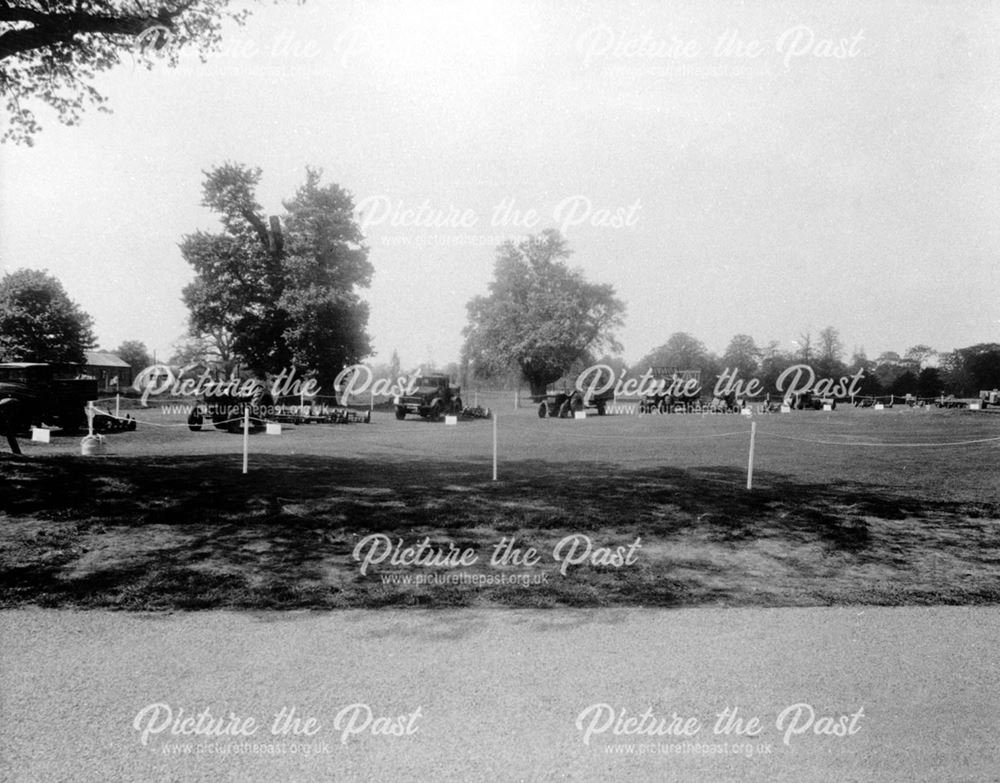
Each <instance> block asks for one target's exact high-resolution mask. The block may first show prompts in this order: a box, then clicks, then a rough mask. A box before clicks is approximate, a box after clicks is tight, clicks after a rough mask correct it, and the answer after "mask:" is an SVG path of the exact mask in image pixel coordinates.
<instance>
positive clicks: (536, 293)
mask: <svg viewBox="0 0 1000 783" xmlns="http://www.w3.org/2000/svg"><path fill="white" fill-rule="evenodd" d="M569 256H570V249H569V248H568V246H567V245H566V241H565V239H563V237H562V236H561V235H560V234H559V232H558V231H555V230H551V229H550V230H547V231H543V232H542V233H541V234H537V235H533V236H529V237H527V238H526V239H525V240H523V241H522V242H520V243H517V244H515V243H514V242H512V241H508V242H505V243H503V244H502V245H500V247H499V248H497V258H496V265H495V267H494V279H493V281H492V282H491V283H490V284H489V294H488V295H487V296H477V297H476V298H474V299H473V300H472V301H471V302H469V304H468V306H467V307H468V312H469V323H468V325H467V326H466V327H465V329H464V330H463V334H464V336H465V345H464V348H463V358H464V360H466V361H468V362H470V363H471V365H472V367H473V371H474V372H475V373H476V375H477V376H478V377H488V376H490V375H492V376H495V377H502V376H504V375H505V374H507V373H508V372H509V371H510V370H511V369H514V368H516V369H517V370H518V371H519V372H520V375H521V377H522V378H523V379H524V381H525V382H527V383H528V385H529V386H530V388H531V393H532V394H533V395H540V394H544V393H545V390H546V388H547V387H548V385H549V384H550V383H553V382H554V381H556V380H558V379H559V378H560V377H562V375H563V374H564V373H565V372H566V371H567V370H568V369H569V368H570V367H571V366H572V365H573V363H574V362H575V361H577V360H579V359H581V358H582V357H584V356H586V355H588V354H589V353H591V352H593V351H600V350H601V349H603V348H607V349H609V350H612V351H620V350H621V346H620V345H619V344H618V342H617V341H616V340H615V338H614V330H615V329H616V328H617V327H620V326H621V325H622V316H623V314H624V312H625V305H624V304H623V303H622V302H621V301H620V300H619V299H618V298H617V297H616V296H615V292H614V288H613V287H612V286H611V285H609V284H606V283H590V282H587V280H586V279H585V277H584V275H583V273H582V272H581V271H579V270H576V269H571V268H569V267H568V266H567V265H566V259H568V258H569Z"/></svg>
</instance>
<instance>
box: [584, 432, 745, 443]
mask: <svg viewBox="0 0 1000 783" xmlns="http://www.w3.org/2000/svg"><path fill="white" fill-rule="evenodd" d="M749 434H750V430H736V431H735V432H713V433H710V434H703V435H621V434H618V435H598V434H595V433H592V432H591V433H582V432H581V433H576V432H570V433H568V435H569V437H571V438H586V439H587V440H591V439H593V438H596V439H598V440H601V439H609V440H616V439H617V440H656V441H662V440H706V439H708V438H729V437H732V436H734V435H749Z"/></svg>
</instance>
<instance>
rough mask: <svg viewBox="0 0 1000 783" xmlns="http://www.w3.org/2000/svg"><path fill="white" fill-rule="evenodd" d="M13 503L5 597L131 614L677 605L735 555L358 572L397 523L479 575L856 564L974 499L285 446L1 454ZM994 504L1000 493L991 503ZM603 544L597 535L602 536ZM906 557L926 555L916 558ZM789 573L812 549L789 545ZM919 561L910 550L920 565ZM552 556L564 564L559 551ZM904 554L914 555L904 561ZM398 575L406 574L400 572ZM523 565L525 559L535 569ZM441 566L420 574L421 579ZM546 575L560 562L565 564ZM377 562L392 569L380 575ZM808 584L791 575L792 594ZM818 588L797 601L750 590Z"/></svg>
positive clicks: (698, 593)
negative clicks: (631, 547) (761, 561)
mask: <svg viewBox="0 0 1000 783" xmlns="http://www.w3.org/2000/svg"><path fill="white" fill-rule="evenodd" d="M0 472H2V475H3V476H4V481H3V489H2V491H3V493H4V495H3V497H2V501H3V506H2V508H3V509H4V510H5V512H6V516H5V517H0V519H2V520H3V525H4V528H5V529H4V530H3V531H2V537H0V591H2V593H0V595H2V603H3V605H6V606H16V605H22V604H40V605H45V606H64V605H65V606H85V607H86V606H94V607H97V606H100V607H117V608H123V609H168V608H178V609H200V608H215V607H231V608H246V609H269V608H280V609H288V608H340V607H372V606H418V607H421V606H422V607H429V608H437V607H447V606H466V605H503V606H511V605H513V606H531V607H552V606H568V607H588V606H597V605H646V606H680V605H694V604H702V603H711V602H727V601H728V602H736V603H740V602H743V601H745V600H746V596H743V595H741V594H740V591H741V589H742V588H741V587H740V585H739V584H737V582H732V583H727V581H726V580H727V573H726V566H725V565H723V564H721V563H717V562H715V561H713V560H711V559H704V558H703V559H702V560H701V561H697V558H695V560H694V561H692V563H688V564H687V565H688V566H689V567H687V568H686V569H684V570H685V573H683V574H682V573H679V570H678V567H679V566H683V565H685V563H684V562H683V561H682V559H677V558H675V559H674V560H672V561H671V560H669V559H667V560H664V559H661V560H655V559H652V560H642V559H640V561H639V562H638V563H637V564H636V565H635V566H634V567H629V568H614V567H611V566H601V565H599V564H598V565H595V564H587V565H585V566H573V567H571V568H570V569H569V571H568V573H567V575H566V576H565V577H564V576H563V575H560V574H558V570H557V569H556V570H554V571H552V573H551V574H550V575H551V576H552V577H553V578H551V579H549V580H548V581H547V582H546V583H545V584H538V585H532V586H531V587H530V588H528V587H524V586H517V585H515V586H512V585H495V586H487V587H483V586H479V587H471V586H469V585H461V584H449V585H434V586H428V585H417V584H406V585H393V584H385V583H383V581H382V579H381V577H380V575H379V574H375V573H371V572H370V573H369V574H368V575H366V576H363V575H361V574H360V573H359V568H358V564H357V563H356V562H355V561H354V559H353V558H352V552H353V551H354V548H355V546H356V545H357V543H358V542H359V541H360V540H361V538H362V537H364V536H366V535H369V534H371V533H383V534H385V535H387V536H389V537H391V538H392V539H393V540H395V539H397V538H399V539H403V540H404V545H407V546H409V545H413V544H416V543H417V542H418V541H419V540H422V539H423V538H425V537H427V538H428V539H430V542H431V544H432V545H437V546H441V547H445V548H447V547H448V545H449V544H453V545H454V546H455V547H457V548H460V549H461V548H471V549H474V550H476V551H477V552H479V553H481V554H480V557H479V563H480V565H479V568H480V571H481V572H482V571H484V570H485V571H488V570H489V568H488V567H486V566H484V562H485V561H487V560H488V559H489V555H490V553H491V552H492V548H493V546H494V545H495V544H496V543H497V542H499V541H500V539H501V538H502V537H504V536H507V537H510V536H516V538H517V540H518V545H519V546H521V545H523V546H536V547H537V548H538V549H539V551H545V550H546V548H547V549H548V551H549V552H551V551H552V545H553V543H554V542H556V541H558V540H559V539H561V538H562V537H563V536H566V535H570V534H574V533H582V534H586V535H588V536H591V537H592V538H593V539H594V541H595V542H597V541H600V542H608V545H609V546H610V545H612V544H614V545H620V544H626V545H627V544H628V543H630V542H631V541H632V540H634V539H635V538H636V537H641V538H642V540H643V542H644V546H645V547H647V550H648V549H649V547H650V546H653V547H655V546H659V547H660V548H661V549H667V550H670V549H671V548H672V547H675V548H680V547H681V546H690V542H696V543H697V544H698V546H701V547H704V546H708V547H715V549H714V550H713V551H722V552H726V553H729V552H738V551H739V550H740V549H741V547H745V546H747V545H748V544H750V543H752V542H760V541H762V540H771V541H774V542H775V544H776V545H777V546H780V547H784V548H787V549H789V550H791V549H795V548H796V547H798V548H801V549H803V550H804V549H806V548H809V547H813V548H818V549H819V551H821V552H822V553H824V554H823V555H822V556H823V557H827V556H829V557H835V558H840V559H841V560H842V561H843V562H846V563H849V564H850V563H865V562H867V563H873V562H874V563H876V564H878V563H881V562H882V561H883V560H886V559H889V558H892V557H898V553H896V554H894V553H891V552H885V551H883V547H882V546H881V545H876V542H875V540H874V539H873V534H872V529H871V526H872V524H873V521H874V522H877V521H880V520H884V521H892V520H911V521H912V520H927V522H928V525H929V528H930V530H929V531H928V532H927V533H926V535H925V538H926V541H924V542H923V543H922V546H927V547H930V546H933V545H935V541H936V538H935V535H936V533H935V531H936V530H937V528H938V527H939V526H940V525H941V523H942V520H944V521H945V522H946V523H947V526H949V528H950V529H954V527H955V526H956V525H959V526H960V525H962V524H965V520H966V515H967V513H968V511H969V508H968V506H967V505H962V504H956V503H949V502H943V501H942V502H929V501H927V500H916V499H912V498H907V497H906V496H902V495H899V494H894V493H893V492H891V491H890V490H886V489H884V488H873V487H868V486H865V485H861V484H856V483H846V482H841V483H830V484H823V485H816V484H801V483H795V482H792V481H790V480H788V479H787V478H785V477H783V476H780V475H776V474H768V473H760V474H758V475H756V476H755V488H754V490H753V491H752V492H748V491H747V490H746V488H745V483H746V477H745V474H744V473H743V472H742V471H741V470H737V469H734V468H730V467H709V468H695V469H686V470H685V469H677V468H656V467H650V468H644V469H639V470H633V469H626V468H623V467H621V466H620V465H602V464H594V463H567V464H562V463H551V462H543V461H531V460H527V461H521V462H512V463H506V464H505V465H504V466H503V474H502V478H503V480H502V481H500V482H492V481H490V480H489V477H490V466H489V464H488V463H486V462H483V461H481V460H473V461H468V462H445V463H443V462H439V461H437V462H432V461H429V462H428V463H421V462H415V461H403V460H395V461H393V460H387V461H384V462H380V463H378V464H373V463H371V462H368V461H361V460H345V459H339V458H325V457H314V456H281V457H273V458H271V460H270V462H269V464H268V465H267V466H266V467H262V466H255V467H254V468H253V470H252V472H251V473H250V474H249V475H247V476H244V475H242V474H241V472H240V468H239V465H238V464H236V465H231V464H225V463H223V462H222V461H221V460H220V459H219V458H217V457H164V458H158V459H157V458H154V459H114V460H101V459H96V460H95V459H82V458H76V457H54V458H45V459H16V458H7V459H3V460H0ZM978 511H979V513H981V514H982V515H983V516H990V515H993V516H996V512H997V509H996V507H995V506H991V507H989V508H982V509H979V510H978ZM595 545H596V544H595ZM906 557H907V558H909V557H911V555H906ZM786 560H787V561H788V563H786V565H788V564H790V565H788V568H789V569H790V573H792V575H793V576H797V577H799V578H801V579H803V580H805V579H808V578H809V577H811V576H812V575H813V574H812V571H813V570H814V569H815V567H816V563H815V562H814V561H810V560H803V561H802V562H798V561H797V560H795V558H792V557H788V558H786ZM905 564H906V563H903V565H905ZM548 565H550V566H551V565H552V564H551V563H549V564H548ZM895 565H899V563H895ZM387 569H388V570H389V571H395V572H397V573H400V572H407V569H405V568H404V569H400V568H396V569H391V568H388V567H387ZM523 570H525V569H522V571H523ZM418 571H424V572H426V569H420V568H416V569H409V571H408V573H416V572H418ZM550 571H551V569H550ZM380 573H381V574H384V573H386V570H382V571H380ZM788 589H789V590H792V591H794V590H795V589H796V588H795V587H794V586H792V587H790V588H788ZM802 601H805V602H807V603H808V602H816V601H815V599H810V598H809V597H808V595H807V592H806V591H805V590H804V589H802V593H801V595H796V594H794V592H793V593H792V594H791V595H789V594H788V593H787V592H786V593H785V594H784V595H779V596H777V597H775V596H774V595H771V596H770V597H762V598H754V599H753V600H752V601H751V603H757V604H765V605H785V604H787V603H801V602H802Z"/></svg>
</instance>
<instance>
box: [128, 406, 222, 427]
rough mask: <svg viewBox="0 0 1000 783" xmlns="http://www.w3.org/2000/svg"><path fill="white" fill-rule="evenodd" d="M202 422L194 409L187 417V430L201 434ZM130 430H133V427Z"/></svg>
mask: <svg viewBox="0 0 1000 783" xmlns="http://www.w3.org/2000/svg"><path fill="white" fill-rule="evenodd" d="M204 421H205V419H204V418H202V415H201V413H199V412H198V409H197V408H196V409H195V410H193V411H191V413H190V415H188V429H189V430H191V432H201V425H202V423H204ZM132 429H135V427H133V428H132Z"/></svg>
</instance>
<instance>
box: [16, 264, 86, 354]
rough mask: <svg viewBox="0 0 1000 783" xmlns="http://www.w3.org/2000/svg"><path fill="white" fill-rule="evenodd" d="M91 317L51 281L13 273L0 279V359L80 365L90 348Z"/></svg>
mask: <svg viewBox="0 0 1000 783" xmlns="http://www.w3.org/2000/svg"><path fill="white" fill-rule="evenodd" d="M93 324H94V322H93V319H92V318H91V317H90V316H89V315H87V313H85V312H83V311H82V310H81V309H80V307H79V306H78V305H77V304H76V303H75V302H73V300H71V299H70V298H69V296H68V295H67V294H66V291H65V289H64V288H63V286H62V283H60V282H59V280H57V279H56V278H55V277H52V276H51V275H49V274H47V273H45V272H41V271H38V270H35V269H19V270H17V271H15V272H11V273H9V274H6V275H4V276H3V278H2V279H0V360H2V361H24V362H82V361H83V360H84V355H83V352H84V351H86V350H89V349H91V348H93V347H94V345H95V344H96V342H97V341H96V339H95V338H94V332H93Z"/></svg>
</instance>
